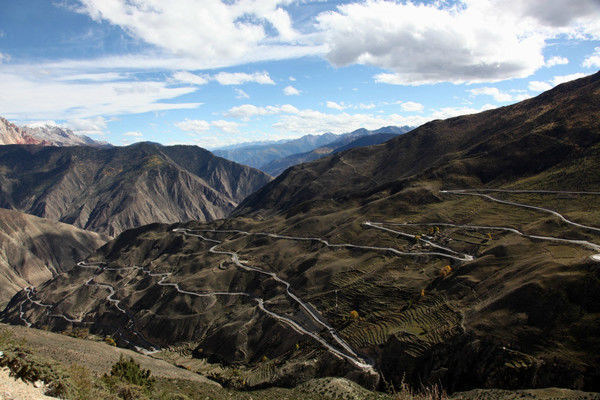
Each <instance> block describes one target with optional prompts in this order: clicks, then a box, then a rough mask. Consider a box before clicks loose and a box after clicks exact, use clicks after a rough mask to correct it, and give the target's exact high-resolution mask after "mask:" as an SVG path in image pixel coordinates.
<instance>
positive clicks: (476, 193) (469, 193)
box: [440, 189, 600, 232]
mask: <svg viewBox="0 0 600 400" xmlns="http://www.w3.org/2000/svg"><path fill="white" fill-rule="evenodd" d="M485 191H488V190H487V189H481V190H478V191H475V190H473V191H467V190H464V189H462V190H441V191H440V193H447V194H455V195H458V196H479V197H482V198H484V199H487V200H490V201H494V202H496V203H500V204H506V205H509V206H515V207H522V208H528V209H530V210H535V211H540V212H544V213H548V214H551V215H554V216H555V217H558V218H559V219H560V220H562V221H563V222H566V223H567V224H569V225H573V226H576V227H578V228H583V229H588V230H591V231H595V232H600V228H597V227H595V226H588V225H583V224H579V223H577V222H573V221H571V220H570V219H567V218H566V217H565V216H564V215H562V214H560V213H559V212H557V211H554V210H550V209H549V208H544V207H537V206H531V205H529V204H523V203H517V202H514V201H509V200H501V199H497V198H495V197H492V196H490V195H488V194H485V193H479V192H485ZM489 191H494V192H499V191H500V189H495V190H494V189H489ZM501 192H502V193H539V194H585V195H600V192H568V191H564V192H563V191H550V190H546V191H534V190H532V191H524V190H522V191H513V190H508V189H503V190H501Z"/></svg>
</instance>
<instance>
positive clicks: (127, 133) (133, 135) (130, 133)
mask: <svg viewBox="0 0 600 400" xmlns="http://www.w3.org/2000/svg"><path fill="white" fill-rule="evenodd" d="M123 136H130V137H138V138H139V137H142V136H144V135H143V134H142V133H141V132H138V131H131V132H125V133H124V134H123Z"/></svg>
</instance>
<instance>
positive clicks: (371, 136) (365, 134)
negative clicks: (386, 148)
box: [260, 126, 412, 176]
mask: <svg viewBox="0 0 600 400" xmlns="http://www.w3.org/2000/svg"><path fill="white" fill-rule="evenodd" d="M411 129H412V128H410V127H407V126H406V127H401V128H399V127H395V126H388V127H384V128H380V129H377V130H374V131H369V130H367V129H358V130H356V131H353V132H350V133H345V134H342V135H339V136H338V137H337V138H336V140H334V141H333V142H330V143H327V144H326V145H324V146H320V147H317V148H316V149H313V150H311V151H308V152H306V153H299V154H292V155H290V156H287V157H284V158H280V159H277V160H274V161H271V162H270V163H268V164H265V165H263V166H261V167H260V169H261V170H262V171H265V172H266V173H268V174H269V175H271V176H277V175H279V174H281V173H282V172H283V171H285V170H286V169H287V168H289V167H291V166H294V165H298V164H302V163H305V162H309V161H313V160H318V159H319V158H323V157H326V156H328V155H330V154H335V153H338V152H340V151H344V150H348V149H352V148H355V147H362V146H371V145H375V144H380V143H383V142H386V141H388V140H390V139H392V138H393V137H396V136H398V135H400V134H402V133H406V132H409V131H410V130H411Z"/></svg>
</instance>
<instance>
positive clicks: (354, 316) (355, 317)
mask: <svg viewBox="0 0 600 400" xmlns="http://www.w3.org/2000/svg"><path fill="white" fill-rule="evenodd" d="M358 317H359V315H358V311H356V310H352V311H350V318H351V319H354V320H357V319H358Z"/></svg>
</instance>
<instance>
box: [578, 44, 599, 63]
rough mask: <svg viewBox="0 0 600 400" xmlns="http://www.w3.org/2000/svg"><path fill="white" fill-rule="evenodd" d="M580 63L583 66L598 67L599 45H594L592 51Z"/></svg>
mask: <svg viewBox="0 0 600 400" xmlns="http://www.w3.org/2000/svg"><path fill="white" fill-rule="evenodd" d="M581 65H582V66H583V67H585V68H600V47H596V48H595V49H594V52H593V53H592V54H590V55H589V56H587V57H586V58H585V60H583V64H581Z"/></svg>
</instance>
